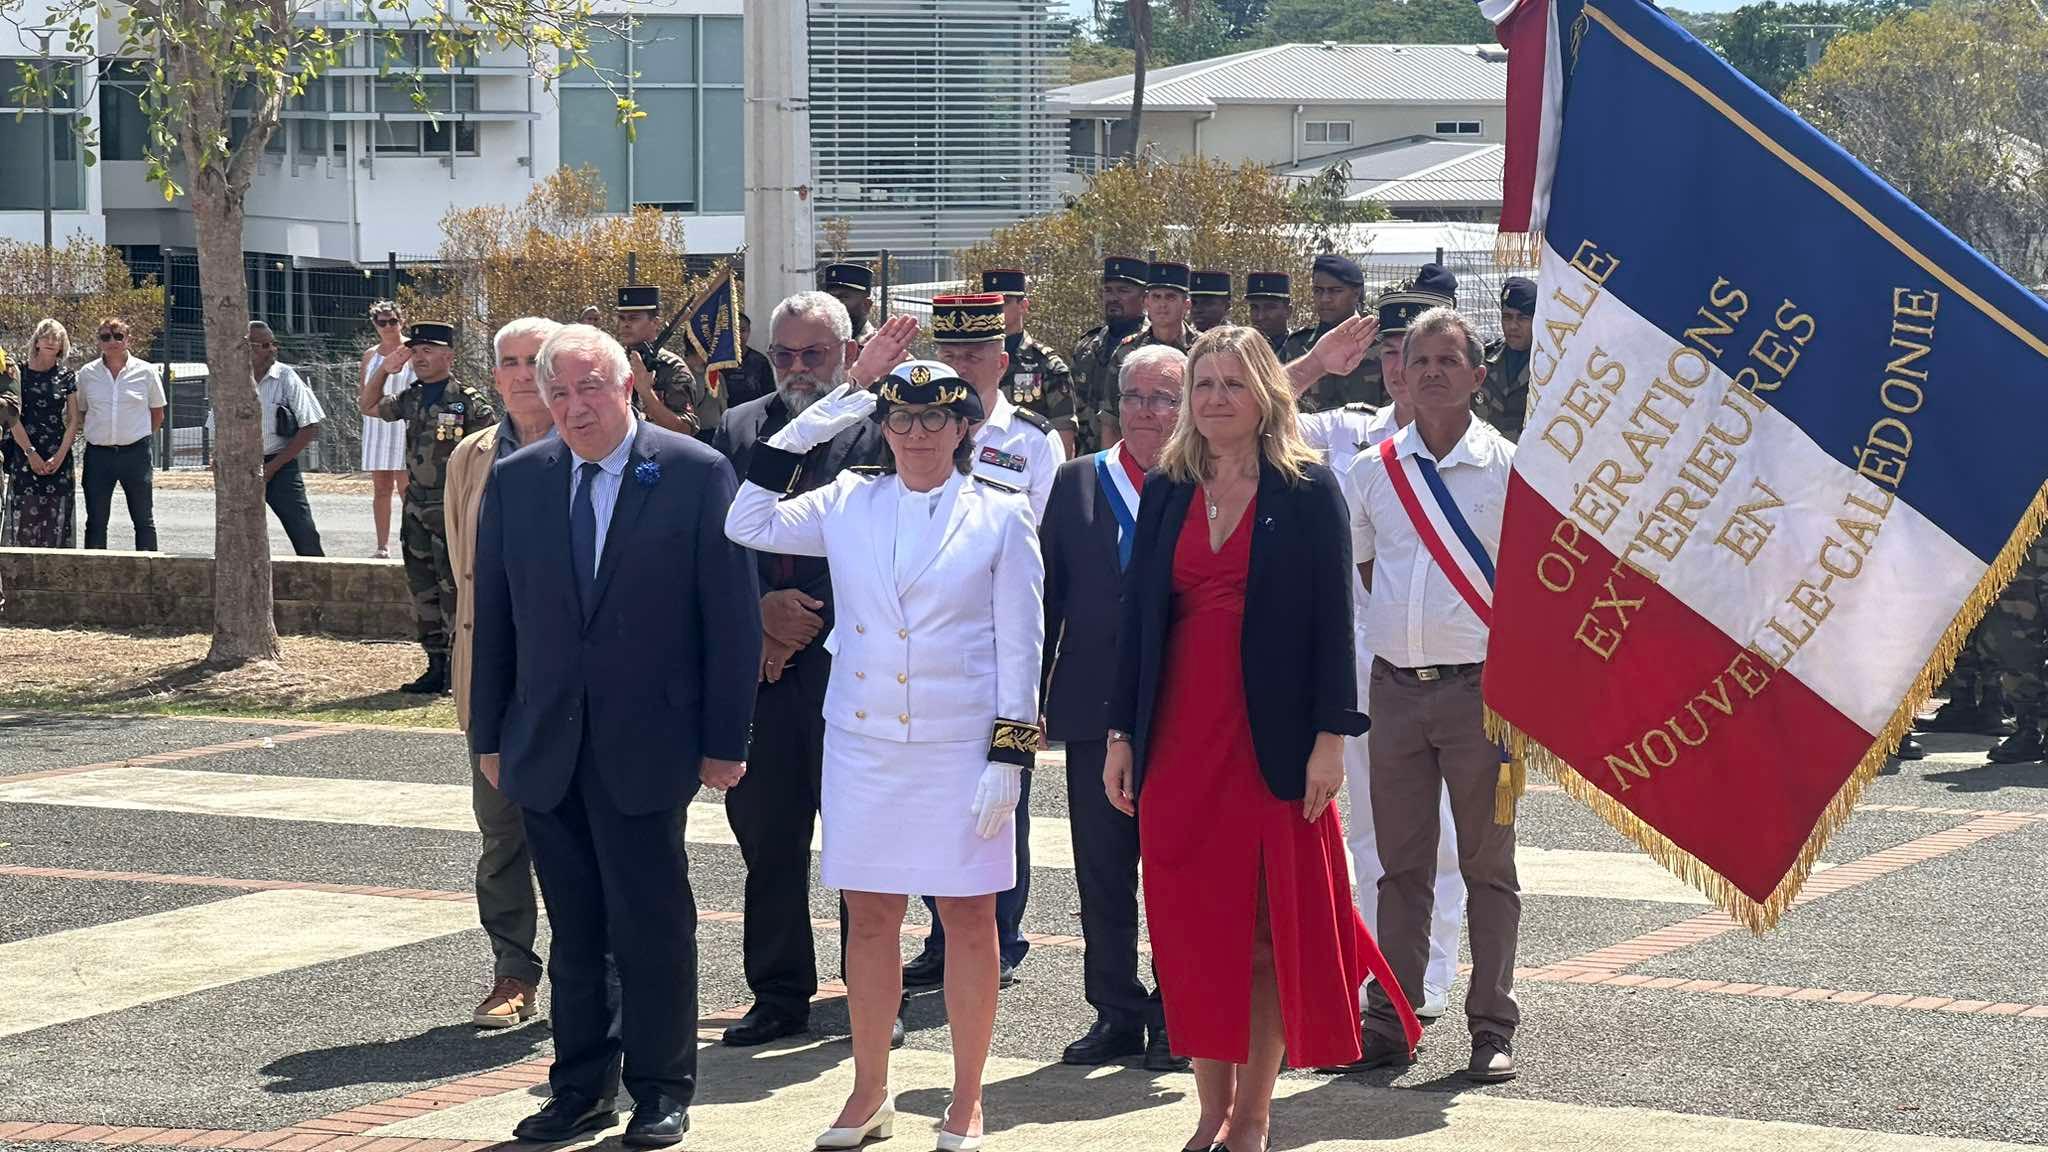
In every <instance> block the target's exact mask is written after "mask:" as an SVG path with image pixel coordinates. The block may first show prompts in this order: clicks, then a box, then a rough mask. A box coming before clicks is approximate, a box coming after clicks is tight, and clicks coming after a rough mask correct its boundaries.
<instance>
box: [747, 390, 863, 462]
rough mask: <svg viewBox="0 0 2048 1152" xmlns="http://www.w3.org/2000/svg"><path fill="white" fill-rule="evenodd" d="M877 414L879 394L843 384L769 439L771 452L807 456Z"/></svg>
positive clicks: (812, 404)
mask: <svg viewBox="0 0 2048 1152" xmlns="http://www.w3.org/2000/svg"><path fill="white" fill-rule="evenodd" d="M874 410H875V394H874V393H873V392H870V391H868V390H867V389H865V388H855V387H854V386H853V385H852V384H841V385H840V386H839V387H837V388H834V389H833V390H832V391H830V392H827V393H826V394H825V395H824V396H822V397H820V398H818V399H817V400H814V401H812V402H811V406H810V407H808V408H806V409H804V410H803V412H802V413H800V414H799V415H798V416H797V418H796V419H794V420H791V421H790V422H789V423H787V424H784V425H783V426H782V427H781V428H779V429H777V430H776V432H775V435H773V436H770V437H769V438H768V446H769V447H770V448H780V449H782V450H783V451H784V452H796V453H799V454H801V453H804V452H809V451H810V450H811V449H813V448H816V447H817V446H818V445H820V444H823V443H825V442H826V441H828V440H830V439H832V438H833V437H834V436H837V435H839V434H840V433H841V432H844V431H846V430H847V429H848V428H851V427H853V426H854V425H855V424H858V423H860V422H861V421H863V420H865V419H867V418H868V415H869V414H870V413H872V412H873V411H874Z"/></svg>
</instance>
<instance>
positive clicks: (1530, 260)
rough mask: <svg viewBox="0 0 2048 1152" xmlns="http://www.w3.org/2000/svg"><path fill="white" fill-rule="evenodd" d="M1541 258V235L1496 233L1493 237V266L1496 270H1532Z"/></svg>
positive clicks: (1531, 233) (1536, 233)
mask: <svg viewBox="0 0 2048 1152" xmlns="http://www.w3.org/2000/svg"><path fill="white" fill-rule="evenodd" d="M1542 258H1543V233H1541V232H1496V233H1494V235H1493V265H1494V267H1496V268H1514V269H1518V270H1519V269H1524V268H1534V267H1536V265H1537V264H1538V263H1539V262H1540V261H1541V260H1542Z"/></svg>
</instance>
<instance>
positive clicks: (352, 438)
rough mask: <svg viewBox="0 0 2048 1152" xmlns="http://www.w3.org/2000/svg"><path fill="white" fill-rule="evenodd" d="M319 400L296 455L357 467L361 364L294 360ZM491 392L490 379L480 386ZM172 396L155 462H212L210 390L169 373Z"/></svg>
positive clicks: (303, 461)
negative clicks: (312, 428)
mask: <svg viewBox="0 0 2048 1152" xmlns="http://www.w3.org/2000/svg"><path fill="white" fill-rule="evenodd" d="M292 367H293V368H294V369H296V370H297V371H298V373H299V376H300V378H301V379H303V380H305V382H306V386H307V387H309V388H311V389H312V390H313V395H314V397H315V398H316V399H317V400H319V401H320V407H321V409H322V410H323V411H324V412H325V413H326V418H325V419H323V420H321V421H320V434H319V436H318V437H316V438H315V439H314V441H313V442H312V443H311V444H308V445H307V446H306V450H305V452H303V453H301V454H300V456H299V467H300V468H302V469H304V470H305V471H308V472H358V471H361V470H362V463H363V418H362V416H361V415H360V414H359V412H358V410H357V408H356V397H357V396H358V395H359V394H360V390H361V387H362V382H363V381H362V368H361V365H360V364H359V362H357V361H355V360H336V361H328V362H324V363H318V364H296V363H295V364H292ZM482 387H483V388H484V390H485V391H486V392H489V385H488V384H486V385H483V386H482ZM165 393H166V396H167V398H168V399H169V401H170V411H169V412H168V413H166V418H165V420H164V429H163V432H162V433H161V434H159V436H158V438H157V452H156V456H157V464H158V466H159V467H162V468H211V467H213V453H214V424H213V390H212V387H211V382H210V381H209V380H208V379H207V378H206V377H205V376H204V375H198V374H190V373H188V374H186V375H183V376H179V375H177V374H175V373H174V374H173V378H172V379H171V381H170V383H169V384H168V385H166V387H165Z"/></svg>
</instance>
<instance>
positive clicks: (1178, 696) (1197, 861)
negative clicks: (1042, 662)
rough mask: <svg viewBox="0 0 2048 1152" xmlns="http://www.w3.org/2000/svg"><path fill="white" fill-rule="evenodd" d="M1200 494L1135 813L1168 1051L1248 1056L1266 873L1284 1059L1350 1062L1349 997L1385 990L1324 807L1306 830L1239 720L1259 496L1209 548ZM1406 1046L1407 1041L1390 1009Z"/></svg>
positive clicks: (1176, 578)
mask: <svg viewBox="0 0 2048 1152" xmlns="http://www.w3.org/2000/svg"><path fill="white" fill-rule="evenodd" d="M1207 505H1208V500H1207V498H1206V496H1205V494H1204V493H1201V492H1197V493H1196V498H1195V499H1194V500H1193V501H1191V502H1190V503H1189V505H1188V517H1187V520H1186V522H1185V523H1183V524H1182V525H1181V532H1180V542H1179V544H1178V545H1177V546H1176V547H1175V549H1174V556H1173V608H1172V614H1171V620H1172V623H1171V626H1170V628H1169V631H1168V633H1167V642H1166V665H1165V666H1166V669H1167V672H1166V675H1165V677H1164V678H1163V680H1162V683H1161V685H1160V695H1159V704H1158V711H1157V712H1156V713H1155V714H1154V717H1153V724H1152V738H1151V747H1150V748H1149V749H1148V750H1147V758H1146V768H1145V778H1144V786H1143V791H1142V792H1141V794H1140V797H1139V802H1138V828H1139V831H1138V845H1139V854H1140V859H1141V860H1142V861H1143V864H1144V872H1143V874H1144V882H1145V916H1146V921H1147V925H1148V927H1149V929H1150V933H1151V938H1152V955H1153V961H1154V963H1155V965H1156V967H1157V970H1158V979H1159V991H1160V999H1161V1000H1163V1001H1164V1002H1165V1007H1166V1029H1167V1033H1168V1034H1169V1035H1171V1036H1172V1037H1173V1050H1174V1052H1175V1053H1177V1054H1179V1055H1182V1056H1195V1057H1200V1058H1203V1059H1208V1060H1227V1061H1230V1062H1232V1063H1242V1062H1243V1061H1244V1060H1245V1059H1247V1057H1248V1055H1249V1053H1250V1050H1251V985H1252V941H1253V929H1254V923H1255V917H1256V915H1257V899H1258V882H1259V877H1260V875H1261V873H1262V872H1263V874H1264V877H1265V883H1266V907H1267V916H1268V921H1269V923H1270V924H1271V926H1272V933H1273V963H1274V974H1275V977H1276V983H1277V986H1278V992H1279V1000H1280V1016H1281V1020H1282V1021H1283V1025H1284V1029H1285V1034H1286V1040H1287V1059H1288V1063H1290V1064H1291V1065H1293V1066H1294V1067H1296V1068H1312V1067H1324V1066H1328V1065H1334V1064H1347V1063H1350V1062H1351V1061H1353V1060H1356V1059H1358V1056H1359V1036H1358V1027H1359V1025H1358V989H1359V986H1360V985H1361V984H1363V983H1364V981H1365V977H1366V973H1367V971H1368V969H1370V970H1371V971H1372V972H1373V974H1374V975H1376V976H1377V977H1378V978H1379V979H1380V980H1382V981H1384V982H1385V985H1386V987H1388V988H1391V989H1395V990H1396V991H1397V994H1396V997H1395V999H1396V1000H1397V1002H1398V1001H1399V1000H1400V997H1399V995H1398V989H1399V987H1400V985H1399V983H1398V982H1397V981H1395V980H1394V979H1393V978H1392V974H1391V972H1390V971H1389V970H1388V969H1387V967H1386V961H1385V960H1384V959H1383V958H1382V957H1381V956H1380V951H1379V948H1378V947H1377V946H1376V945H1375V944H1374V942H1373V940H1372V937H1371V935H1370V934H1369V933H1368V932H1367V931H1366V927H1365V922H1364V921H1363V920H1362V919H1360V918H1359V915H1358V909H1357V906H1356V905H1354V904H1353V903H1352V902H1351V878H1350V872H1349V870H1348V869H1347V868H1346V866H1345V863H1344V830H1343V828H1342V826H1341V825H1340V824H1339V822H1338V816H1337V806H1336V805H1335V804H1331V805H1330V806H1329V807H1328V808H1326V809H1325V810H1324V811H1323V814H1322V815H1321V816H1319V817H1317V818H1316V820H1315V822H1314V823H1308V822H1306V821H1304V820H1303V819H1302V818H1301V801H1299V800H1281V799H1279V798H1278V797H1276V796H1274V795H1273V793H1272V791H1271V790H1270V789H1269V788H1267V786H1266V780H1265V777H1264V776H1262V775H1260V774H1259V761H1258V754H1257V752H1256V751H1255V750H1254V749H1253V746H1252V729H1251V720H1250V718H1249V717H1248V715H1247V714H1246V711H1245V696H1244V665H1243V661H1242V658H1241V643H1242V634H1243V629H1244V604H1245V581H1246V576H1247V573H1248V571H1249V569H1250V564H1251V541H1252V523H1253V521H1254V520H1255V519H1256V517H1257V507H1256V501H1254V504H1253V506H1251V507H1247V508H1246V509H1245V513H1244V517H1243V519H1241V520H1240V521H1239V522H1238V525H1237V528H1236V529H1235V530H1233V531H1232V532H1231V534H1230V539H1229V540H1228V541H1226V542H1225V543H1224V545H1223V547H1222V548H1221V549H1219V550H1217V551H1215V552H1213V553H1212V552H1211V551H1210V550H1209V526H1208V522H1207V519H1206V508H1207ZM1400 1011H1401V1014H1402V1017H1403V1023H1404V1025H1405V1026H1406V1027H1407V1028H1408V1036H1409V1043H1410V1045H1411V1046H1412V1045H1413V1043H1414V1039H1415V1037H1416V1036H1417V1035H1419V1034H1420V1027H1419V1026H1418V1025H1416V1024H1415V1023H1414V1016H1413V1015H1412V1013H1410V1012H1409V1011H1408V1010H1407V1005H1406V1004H1405V1003H1401V1004H1400Z"/></svg>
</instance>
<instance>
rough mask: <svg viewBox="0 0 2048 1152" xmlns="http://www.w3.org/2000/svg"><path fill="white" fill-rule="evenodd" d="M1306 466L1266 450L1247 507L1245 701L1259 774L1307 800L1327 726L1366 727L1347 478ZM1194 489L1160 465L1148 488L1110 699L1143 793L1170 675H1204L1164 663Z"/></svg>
mask: <svg viewBox="0 0 2048 1152" xmlns="http://www.w3.org/2000/svg"><path fill="white" fill-rule="evenodd" d="M1306 472H1307V474H1306V475H1305V476H1304V477H1303V478H1302V482H1301V483H1300V484H1289V483H1287V481H1286V479H1285V478H1284V477H1282V476H1281V475H1280V473H1279V472H1278V471H1277V470H1275V469H1274V468H1273V466H1272V465H1270V464H1267V463H1266V462H1265V461H1264V460H1263V459H1262V460H1261V461H1260V462H1259V492H1258V501H1257V503H1256V504H1255V505H1254V506H1253V508H1252V509H1251V510H1250V511H1249V512H1247V513H1246V515H1248V516H1252V517H1255V518H1256V519H1254V521H1253V522H1252V556H1251V571H1250V572H1249V573H1248V574H1247V576H1246V578H1245V603H1244V627H1243V630H1242V632H1241V636H1242V644H1243V646H1242V657H1241V664H1242V666H1243V672H1244V695H1245V709H1246V712H1247V713H1248V714H1249V716H1250V719H1251V728H1252V746H1253V748H1254V749H1256V751H1257V753H1258V757H1259V773H1260V774H1261V775H1263V776H1264V777H1265V778H1266V787H1267V788H1268V789H1270V790H1271V791H1272V793H1273V795H1275V796H1277V797H1279V798H1280V799H1282V800H1299V799H1301V797H1302V794H1303V793H1304V792H1306V791H1307V790H1308V756H1309V752H1310V751H1312V750H1313V749H1314V748H1315V742H1316V735H1317V733H1320V732H1334V733H1336V734H1338V735H1340V736H1357V735H1360V734H1361V733H1363V732H1364V731H1365V728H1366V719H1365V717H1364V715H1362V714H1361V713H1360V712H1359V711H1358V658H1357V653H1356V643H1357V642H1356V640H1355V639H1354V638H1353V633H1352V630H1351V624H1352V621H1351V581H1352V580H1355V579H1357V576H1356V575H1355V574H1354V572H1353V569H1352V565H1351V518H1350V515H1349V514H1348V513H1347V512H1346V511H1345V505H1344V493H1343V491H1342V490H1341V489H1339V488H1338V487H1337V477H1336V476H1335V475H1334V474H1333V473H1331V471H1330V470H1329V469H1328V468H1325V467H1323V466H1322V465H1321V464H1310V465H1309V466H1308V467H1307V469H1306ZM1194 498H1195V486H1194V485H1193V484H1177V483H1175V482H1174V481H1172V480H1169V479H1168V478H1167V477H1166V475H1165V474H1164V473H1160V472H1154V473H1152V474H1151V475H1150V476H1147V477H1146V478H1145V491H1144V494H1143V495H1142V496H1140V497H1139V499H1138V524H1137V527H1136V529H1135V530H1134V531H1135V533H1136V535H1135V536H1134V538H1133V546H1132V549H1131V566H1130V568H1129V570H1128V571H1126V572H1125V573H1124V586H1123V605H1122V622H1121V624H1120V626H1119V629H1118V634H1117V670H1116V680H1115V683H1114V684H1113V685H1112V687H1111V692H1110V705H1109V727H1111V728H1116V729H1120V730H1122V731H1125V732H1129V733H1131V743H1132V745H1133V747H1132V750H1131V751H1132V756H1133V760H1132V770H1131V776H1132V780H1131V790H1132V792H1133V794H1135V793H1137V792H1138V791H1139V789H1140V788H1141V787H1142V786H1143V783H1144V779H1145V754H1146V752H1147V750H1148V749H1149V748H1150V747H1151V737H1152V716H1153V712H1154V710H1155V709H1156V708H1157V706H1158V702H1159V687H1160V684H1161V683H1163V682H1164V680H1165V679H1166V678H1167V677H1169V676H1200V675H1202V674H1203V670H1202V669H1200V668H1193V667H1189V668H1181V667H1172V668H1170V667H1168V666H1167V663H1166V658H1167V634H1168V633H1169V632H1170V631H1171V629H1172V625H1173V552H1174V549H1175V548H1176V547H1177V546H1178V545H1179V544H1180V533H1181V525H1182V524H1183V523H1185V522H1186V520H1187V515H1188V505H1189V503H1191V502H1192V501H1193V500H1194ZM1202 543H1203V544H1204V545H1205V546H1206V545H1207V543H1208V541H1206V540H1205V541H1203V542H1202Z"/></svg>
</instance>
